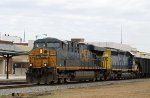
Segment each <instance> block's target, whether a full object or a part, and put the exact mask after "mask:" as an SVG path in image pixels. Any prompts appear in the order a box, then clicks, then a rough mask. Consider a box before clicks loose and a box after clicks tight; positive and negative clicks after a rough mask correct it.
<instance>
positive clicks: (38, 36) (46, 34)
mask: <svg viewBox="0 0 150 98" xmlns="http://www.w3.org/2000/svg"><path fill="white" fill-rule="evenodd" d="M42 35H44V36H47V34H40V35H36V36H35V37H36V40H37V39H38V37H39V36H42Z"/></svg>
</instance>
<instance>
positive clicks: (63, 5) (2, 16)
mask: <svg viewBox="0 0 150 98" xmlns="http://www.w3.org/2000/svg"><path fill="white" fill-rule="evenodd" d="M121 25H122V32H123V43H125V44H129V45H131V46H133V47H136V48H138V50H141V51H146V52H150V42H149V39H150V1H149V0H0V32H1V33H2V34H5V33H6V34H10V35H16V36H20V37H23V32H24V29H25V32H26V40H29V39H35V36H36V35H40V34H45V33H46V34H48V36H49V37H56V38H59V39H67V40H69V39H70V38H85V41H90V42H94V41H97V42H118V43H120V39H121V37H120V36H121Z"/></svg>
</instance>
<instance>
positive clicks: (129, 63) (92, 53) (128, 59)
mask: <svg viewBox="0 0 150 98" xmlns="http://www.w3.org/2000/svg"><path fill="white" fill-rule="evenodd" d="M138 61H139V60H138V59H136V61H135V59H134V55H132V53H130V52H126V51H121V50H117V49H109V48H101V47H96V46H94V45H89V44H85V43H80V42H78V41H76V40H72V41H61V40H59V39H56V38H44V39H38V40H36V41H35V42H34V47H33V49H32V50H31V51H30V53H29V63H30V65H29V68H28V71H27V73H26V80H27V82H29V83H54V82H58V83H63V82H67V81H85V80H90V81H95V80H100V79H110V78H121V77H135V76H137V75H139V73H142V72H141V71H140V69H139V68H140V66H141V65H139V64H138ZM135 62H137V63H135ZM140 64H142V63H141V62H140Z"/></svg>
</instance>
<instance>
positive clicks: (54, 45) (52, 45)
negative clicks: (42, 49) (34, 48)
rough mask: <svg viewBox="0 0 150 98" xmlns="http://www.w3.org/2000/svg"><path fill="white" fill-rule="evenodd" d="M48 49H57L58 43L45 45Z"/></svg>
mask: <svg viewBox="0 0 150 98" xmlns="http://www.w3.org/2000/svg"><path fill="white" fill-rule="evenodd" d="M47 47H48V48H59V47H60V43H47Z"/></svg>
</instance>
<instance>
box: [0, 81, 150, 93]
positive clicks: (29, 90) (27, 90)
mask: <svg viewBox="0 0 150 98" xmlns="http://www.w3.org/2000/svg"><path fill="white" fill-rule="evenodd" d="M143 81H150V79H132V80H119V81H101V82H90V83H76V84H62V85H46V86H36V87H24V88H13V89H0V95H8V94H12V93H33V92H46V91H51V90H61V89H68V88H83V87H95V86H101V85H111V84H120V83H132V82H143Z"/></svg>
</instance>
